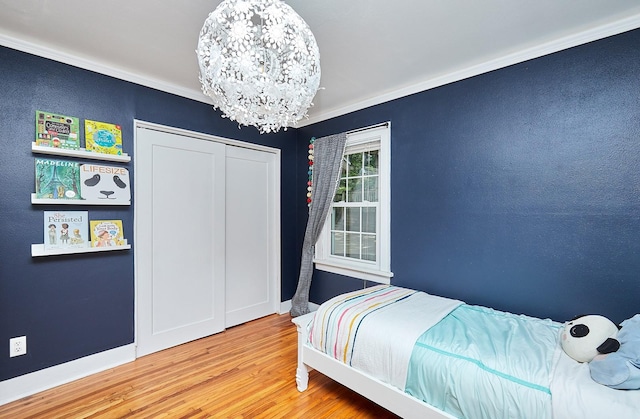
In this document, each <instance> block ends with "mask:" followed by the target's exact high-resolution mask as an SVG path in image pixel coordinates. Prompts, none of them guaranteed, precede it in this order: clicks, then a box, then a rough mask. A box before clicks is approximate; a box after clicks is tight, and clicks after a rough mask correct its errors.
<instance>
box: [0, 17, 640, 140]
mask: <svg viewBox="0 0 640 419" xmlns="http://www.w3.org/2000/svg"><path fill="white" fill-rule="evenodd" d="M637 28H640V13H639V14H636V15H634V16H630V17H627V18H624V19H620V20H618V21H615V22H611V23H607V24H605V25H601V26H597V27H594V28H591V29H588V30H585V31H582V32H579V33H576V34H573V35H569V36H566V37H563V38H559V39H556V40H553V41H550V42H547V43H544V44H541V45H537V46H535V47H532V48H528V49H525V50H522V51H518V52H516V53H513V54H509V55H506V56H504V57H500V58H497V59H494V60H489V61H486V62H484V63H481V64H478V65H473V66H471V67H467V68H463V69H460V70H457V71H454V72H451V73H448V74H446V75H444V76H439V77H434V78H431V79H428V80H424V81H422V82H419V83H416V84H413V85H410V86H406V87H402V88H400V89H397V90H394V91H392V92H389V93H385V94H383V95H379V96H375V97H371V98H368V99H365V100H362V101H359V102H355V103H352V104H349V105H347V106H343V107H340V108H334V109H330V110H328V111H325V112H322V113H319V114H317V115H311V116H309V118H306V119H303V120H301V121H299V122H298V123H297V124H296V125H295V126H294V127H293V128H300V127H305V126H307V125H312V124H315V123H317V122H321V121H325V120H327V119H331V118H335V117H338V116H341V115H345V114H348V113H350V112H354V111H358V110H361V109H365V108H368V107H370V106H375V105H379V104H381V103H385V102H388V101H391V100H395V99H399V98H401V97H404V96H408V95H412V94H414V93H419V92H422V91H425V90H429V89H433V88H436V87H439V86H443V85H445V84H449V83H453V82H456V81H460V80H463V79H466V78H469V77H473V76H477V75H479V74H483V73H487V72H489V71H493V70H497V69H499V68H503V67H507V66H510V65H513V64H518V63H521V62H524V61H527V60H531V59H534V58H538V57H542V56H544V55H548V54H553V53H555V52H558V51H562V50H565V49H568V48H572V47H575V46H578V45H582V44H586V43H588V42H592V41H596V40H598V39H602V38H606V37H609V36H613V35H617V34H620V33H623V32H627V31H630V30H633V29H637ZM0 45H3V46H6V47H9V48H12V49H16V50H19V51H23V52H27V53H29V54H34V55H37V56H40V57H44V58H48V59H51V60H54V61H58V62H61V63H65V64H69V65H73V66H75V67H79V68H83V69H85V70H90V71H95V72H97V73H101V74H104V75H107V76H111V77H115V78H118V79H121V80H125V81H129V82H132V83H136V84H139V85H142V86H146V87H150V88H152V89H157V90H161V91H164V92H167V93H171V94H174V95H177V96H181V97H185V98H188V99H192V100H196V101H198V102H203V103H207V104H213V102H212V101H211V99H209V98H208V97H207V96H205V95H204V94H203V93H202V92H201V91H199V90H194V89H188V88H184V87H182V86H178V85H175V84H171V83H167V82H165V81H163V80H159V79H154V78H151V77H146V76H144V75H140V74H136V73H132V72H129V71H126V70H123V69H120V68H116V67H113V66H110V65H107V64H104V63H101V62H98V61H94V60H89V59H86V58H82V57H79V56H75V55H72V54H69V53H66V52H63V51H59V50H55V49H52V48H48V47H45V46H43V45H39V44H35V43H32V42H28V41H24V40H20V39H16V38H13V37H10V36H8V35H4V34H0Z"/></svg>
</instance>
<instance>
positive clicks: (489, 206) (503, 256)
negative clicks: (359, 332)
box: [299, 30, 640, 322]
mask: <svg viewBox="0 0 640 419" xmlns="http://www.w3.org/2000/svg"><path fill="white" fill-rule="evenodd" d="M384 121H391V138H392V139H391V141H392V146H391V150H392V152H391V171H392V175H391V185H392V186H391V187H392V190H391V194H392V202H391V235H392V237H391V268H392V271H393V272H394V275H395V276H394V277H393V278H392V283H393V284H394V285H399V286H407V287H412V288H417V289H422V290H425V291H427V292H430V293H433V294H438V295H444V296H448V297H453V298H459V299H462V300H464V301H466V302H468V303H471V304H482V305H488V306H491V307H494V308H497V309H501V310H507V311H512V312H515V313H525V314H529V315H535V316H539V317H550V318H552V319H554V320H558V321H564V320H566V319H568V318H570V317H572V316H574V315H576V314H581V313H582V314H587V313H594V314H602V315H605V316H608V317H609V318H611V319H612V320H613V321H615V322H620V321H622V320H624V319H626V318H628V317H631V316H632V315H633V314H635V313H637V312H638V311H639V310H640V303H639V302H640V30H635V31H632V32H628V33H625V34H621V35H618V36H614V37H610V38H607V39H603V40H600V41H597V42H593V43H590V44H586V45H583V46H579V47H576V48H572V49H570V50H566V51H562V52H559V53H556V54H552V55H548V56H545V57H541V58H538V59H535V60H531V61H528V62H524V63H521V64H518V65H514V66H511V67H508V68H504V69H500V70H497V71H493V72H490V73H487V74H483V75H480V76H477V77H473V78H470V79H466V80H463V81H460V82H456V83H452V84H449V85H446V86H442V87H440V88H436V89H432V90H429V91H425V92H422V93H419V94H415V95H412V96H408V97H405V98H402V99H398V100H395V101H391V102H388V103H385V104H381V105H378V106H375V107H371V108H369V109H366V110H363V111H358V112H354V113H352V114H349V115H345V116H342V117H338V118H334V119H332V120H329V121H325V122H321V123H318V124H314V125H312V126H308V127H304V128H302V129H301V130H300V136H301V137H304V138H307V139H308V138H310V137H311V136H315V137H321V136H325V135H328V134H333V133H337V132H341V131H346V130H351V129H354V128H359V127H363V126H367V125H372V124H375V123H379V122H384ZM299 158H301V159H302V158H303V156H302V155H301V156H299ZM301 216H302V214H301ZM357 287H362V282H360V281H357V280H354V279H349V278H344V277H341V276H339V275H334V274H329V273H325V272H319V271H316V272H315V273H314V279H313V283H312V288H311V300H312V301H315V302H318V303H319V302H322V301H324V300H326V299H327V298H329V297H331V296H333V295H335V294H337V293H339V292H343V291H347V290H350V289H354V288H357Z"/></svg>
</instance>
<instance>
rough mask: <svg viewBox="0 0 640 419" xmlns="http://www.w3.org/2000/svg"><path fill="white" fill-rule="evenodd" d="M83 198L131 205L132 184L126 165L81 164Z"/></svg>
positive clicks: (109, 203) (104, 202) (97, 201)
mask: <svg viewBox="0 0 640 419" xmlns="http://www.w3.org/2000/svg"><path fill="white" fill-rule="evenodd" d="M80 194H81V195H82V199H85V200H87V201H92V202H95V203H100V204H104V205H129V204H130V203H131V185H130V184H129V170H127V169H126V168H125V167H117V166H104V165H101V164H92V163H88V164H83V165H81V166H80Z"/></svg>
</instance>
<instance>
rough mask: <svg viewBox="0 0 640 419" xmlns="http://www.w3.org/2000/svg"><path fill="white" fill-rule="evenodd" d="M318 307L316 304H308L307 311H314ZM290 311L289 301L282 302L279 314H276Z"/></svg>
mask: <svg viewBox="0 0 640 419" xmlns="http://www.w3.org/2000/svg"><path fill="white" fill-rule="evenodd" d="M318 307H320V306H319V305H318V304H316V303H311V302H310V303H309V310H311V311H316V310H318ZM290 311H291V300H287V301H283V302H281V303H280V312H279V313H278V314H284V313H288V312H290Z"/></svg>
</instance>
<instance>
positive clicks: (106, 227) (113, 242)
mask: <svg viewBox="0 0 640 419" xmlns="http://www.w3.org/2000/svg"><path fill="white" fill-rule="evenodd" d="M89 231H90V234H91V247H110V246H123V245H124V244H125V240H124V232H123V230H122V220H90V221H89Z"/></svg>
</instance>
